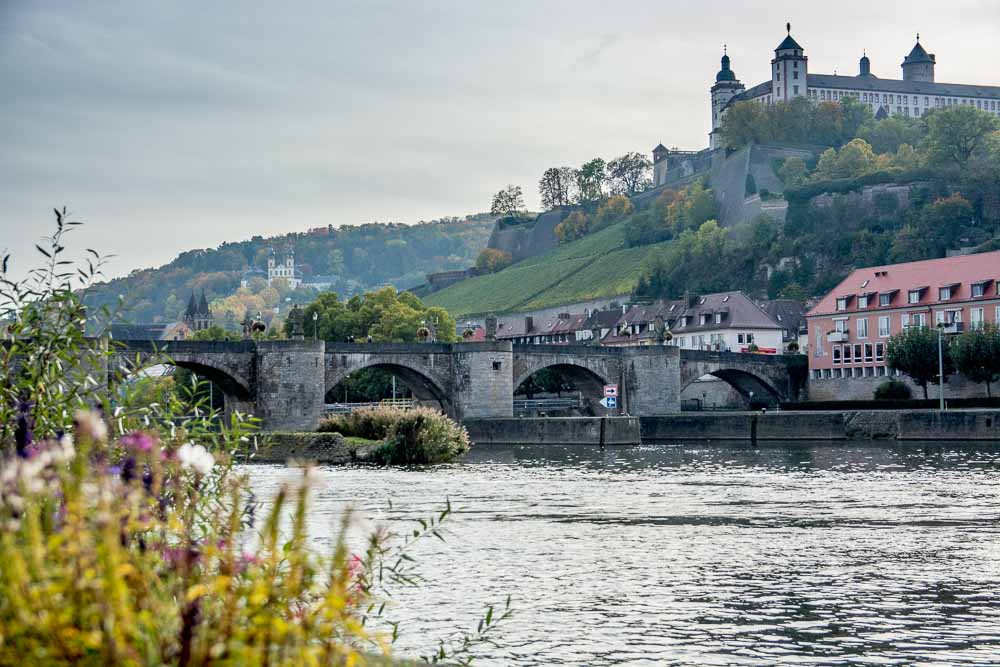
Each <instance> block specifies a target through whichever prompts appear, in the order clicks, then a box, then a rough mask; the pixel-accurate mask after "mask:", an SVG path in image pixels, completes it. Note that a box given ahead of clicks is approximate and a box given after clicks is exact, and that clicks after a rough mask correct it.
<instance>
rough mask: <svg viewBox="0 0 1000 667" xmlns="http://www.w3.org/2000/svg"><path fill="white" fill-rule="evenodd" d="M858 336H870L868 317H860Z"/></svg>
mask: <svg viewBox="0 0 1000 667" xmlns="http://www.w3.org/2000/svg"><path fill="white" fill-rule="evenodd" d="M858 338H868V318H867V317H861V318H858Z"/></svg>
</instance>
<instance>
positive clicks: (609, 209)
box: [592, 195, 635, 229]
mask: <svg viewBox="0 0 1000 667" xmlns="http://www.w3.org/2000/svg"><path fill="white" fill-rule="evenodd" d="M634 211H635V207H633V206H632V202H631V201H629V198H628V197H626V196H624V195H615V196H614V197H611V198H610V199H608V200H607V201H606V202H604V203H603V204H601V205H600V206H598V207H597V213H595V214H594V224H593V225H592V229H603V228H604V227H607V226H608V225H611V224H614V223H616V222H618V221H619V220H622V219H623V218H625V217H626V216H629V215H632V213H633V212H634Z"/></svg>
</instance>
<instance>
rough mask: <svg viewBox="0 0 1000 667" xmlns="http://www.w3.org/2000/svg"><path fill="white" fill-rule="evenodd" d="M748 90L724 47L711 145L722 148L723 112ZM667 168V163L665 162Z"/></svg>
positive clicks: (714, 100) (717, 77)
mask: <svg viewBox="0 0 1000 667" xmlns="http://www.w3.org/2000/svg"><path fill="white" fill-rule="evenodd" d="M744 90H746V86H744V85H743V84H742V83H740V80H739V79H737V78H736V73H735V72H733V70H732V68H731V67H730V62H729V52H728V49H727V48H726V47H725V46H724V47H722V69H720V70H719V73H718V74H716V75H715V85H713V86H712V131H711V132H710V133H709V135H708V141H709V147H710V148H713V149H715V148H720V147H721V146H722V138H721V136H720V134H719V126H720V125H722V114H723V111H724V110H725V108H726V105H727V104H729V101H730V100H731V99H733V98H734V97H736V96H737V95H739V94H740V93H742V92H743V91H744ZM664 170H666V164H664ZM653 175H654V178H655V176H656V163H655V162H654V163H653Z"/></svg>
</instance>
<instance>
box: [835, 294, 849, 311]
mask: <svg viewBox="0 0 1000 667" xmlns="http://www.w3.org/2000/svg"><path fill="white" fill-rule="evenodd" d="M837 310H847V297H846V296H841V297H837Z"/></svg>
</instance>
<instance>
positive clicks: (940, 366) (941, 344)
mask: <svg viewBox="0 0 1000 667" xmlns="http://www.w3.org/2000/svg"><path fill="white" fill-rule="evenodd" d="M937 330H938V397H939V400H940V405H939V406H938V409H939V410H940V411H941V412H944V322H938V325H937Z"/></svg>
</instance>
